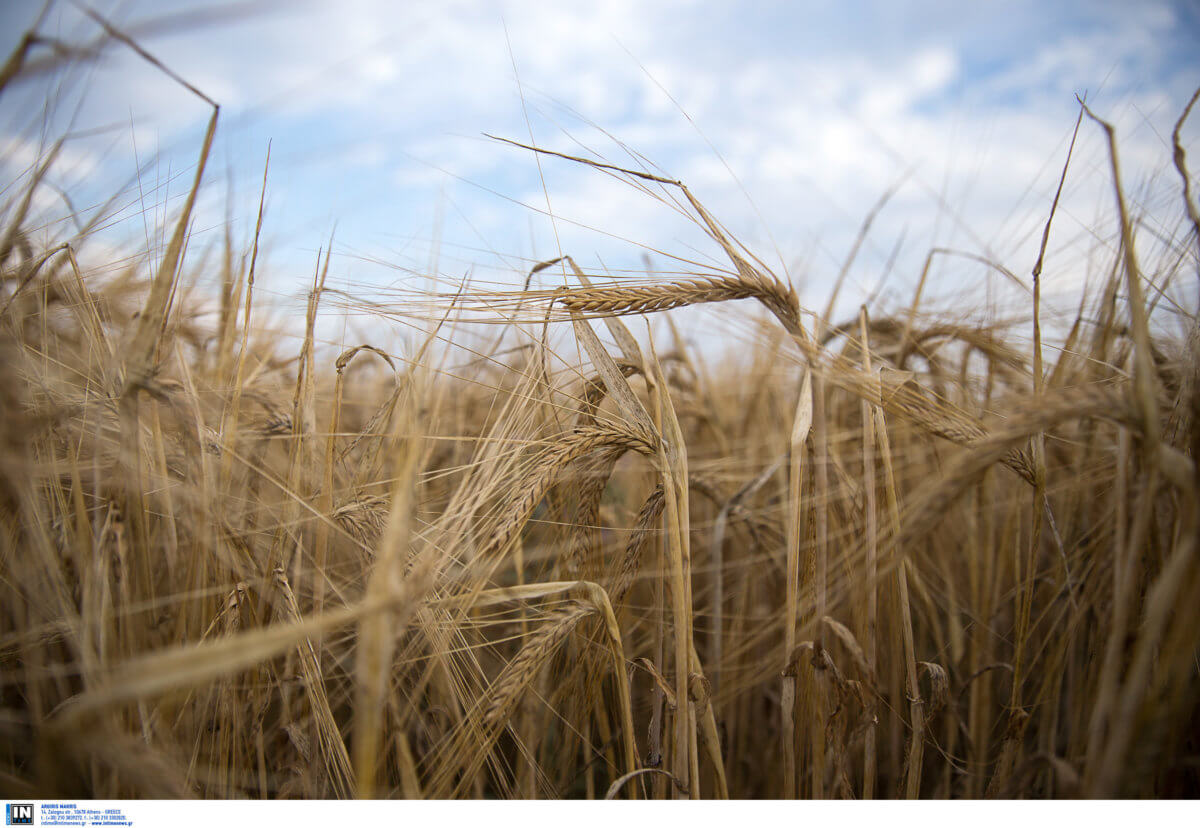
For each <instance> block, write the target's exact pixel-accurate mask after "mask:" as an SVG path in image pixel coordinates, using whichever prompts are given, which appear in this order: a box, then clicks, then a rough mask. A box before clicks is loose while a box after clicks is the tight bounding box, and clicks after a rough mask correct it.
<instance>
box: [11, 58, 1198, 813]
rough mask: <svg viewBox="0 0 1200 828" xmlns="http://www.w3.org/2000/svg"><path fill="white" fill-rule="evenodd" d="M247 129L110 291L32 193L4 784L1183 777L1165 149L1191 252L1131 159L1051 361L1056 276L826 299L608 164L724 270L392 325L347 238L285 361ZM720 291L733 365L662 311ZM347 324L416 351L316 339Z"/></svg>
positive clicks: (473, 785)
mask: <svg viewBox="0 0 1200 828" xmlns="http://www.w3.org/2000/svg"><path fill="white" fill-rule="evenodd" d="M33 45H34V44H33V43H32V42H25V43H22V47H21V49H19V50H18V52H17V53H16V54H14V55H13V56H12V58H11V59H10V60H9V62H8V63H7V64H6V65H5V67H4V69H3V74H2V75H0V96H2V95H3V86H4V85H5V84H7V83H8V82H9V81H10V80H11V79H12V78H13V77H15V76H16V75H17V74H18V73H19V72H20V71H21V66H22V62H23V60H24V58H25V56H26V54H27V52H28V51H29V50H30V49H31V48H32V46H33ZM2 100H3V99H2V97H0V103H2ZM1195 101H1196V99H1195V98H1193V99H1192V101H1191V104H1194V103H1195ZM1191 104H1189V105H1188V109H1187V110H1185V111H1183V112H1182V113H1181V117H1180V124H1183V123H1184V121H1185V119H1186V118H1187V116H1188V114H1189V112H1190V109H1191ZM1101 117H1102V113H1097V114H1095V115H1093V113H1091V112H1090V111H1087V110H1086V109H1081V112H1080V126H1079V129H1081V130H1100V131H1104V130H1105V129H1106V128H1107V127H1106V124H1105V123H1104V122H1103V121H1102V120H1101V119H1100V118H1101ZM217 122H218V118H217V114H216V111H215V108H214V115H213V121H212V123H211V125H210V127H209V133H208V136H207V139H206V141H205V143H204V145H203V147H201V148H200V151H199V164H198V166H197V170H196V174H195V182H194V185H193V187H192V190H191V193H192V197H190V198H189V199H188V200H187V202H186V204H184V205H183V207H182V209H181V210H180V211H179V212H178V214H176V215H174V216H173V217H172V218H171V221H170V224H169V226H168V228H167V230H168V232H167V237H168V238H169V241H168V243H167V244H165V245H164V252H163V253H162V255H161V256H159V257H157V258H156V259H155V260H153V261H148V259H147V257H145V256H138V255H132V253H133V252H132V251H131V256H130V259H129V260H130V261H132V262H136V264H135V265H133V266H131V267H130V268H128V269H126V270H124V271H123V272H120V273H119V274H118V275H116V276H112V275H98V274H97V273H93V272H91V271H90V270H89V267H88V266H87V265H86V262H85V263H84V264H82V265H81V259H80V258H79V257H77V256H76V249H77V248H78V247H79V246H80V244H81V242H82V241H83V239H84V237H85V235H86V234H87V233H88V232H90V231H91V228H88V227H83V228H78V232H79V235H70V234H67V235H64V236H63V237H62V238H61V239H60V240H59V241H58V242H57V243H55V244H51V245H49V246H41V247H35V246H34V245H33V243H32V242H31V241H30V239H31V238H32V237H33V236H32V235H31V234H30V232H29V231H30V228H29V227H28V226H27V221H26V219H27V214H28V212H29V210H30V203H31V198H32V194H33V193H34V192H35V191H36V190H37V189H38V188H39V186H41V183H42V180H43V178H44V177H45V175H46V172H47V171H48V170H50V169H52V167H53V164H54V163H55V157H54V153H53V152H51V153H49V154H48V155H47V156H46V157H45V158H43V159H41V161H40V162H39V166H38V167H37V168H36V169H35V170H33V171H32V172H31V174H30V175H29V176H27V177H26V178H25V179H23V180H22V181H21V182H18V183H17V184H14V185H13V186H9V187H8V188H7V189H6V191H5V206H4V212H3V214H2V225H0V267H2V272H0V389H2V394H0V441H2V445H0V596H2V598H0V676H2V679H0V787H2V788H3V789H4V790H5V792H6V795H12V796H25V797H46V798H49V797H71V798H86V797H96V798H131V797H156V798H170V797H186V796H201V797H217V798H260V797H262V798H288V797H290V798H326V797H353V796H359V797H377V798H382V797H406V798H560V797H567V798H604V797H610V798H670V797H677V798H725V797H730V798H792V797H801V798H810V797H812V798H931V797H938V798H944V797H952V798H981V797H1000V798H1015V797H1029V798H1042V797H1056V798H1064V797H1079V796H1082V797H1195V796H1197V795H1198V794H1200V676H1198V674H1197V673H1198V667H1197V664H1198V657H1200V555H1198V553H1197V549H1196V544H1197V532H1198V531H1200V508H1198V507H1200V504H1198V502H1197V485H1198V483H1200V479H1198V477H1197V467H1196V457H1197V456H1198V452H1200V419H1198V418H1200V376H1198V371H1200V328H1198V327H1197V322H1196V316H1195V309H1190V308H1189V309H1183V308H1176V309H1175V312H1176V316H1177V317H1181V318H1184V319H1185V320H1186V322H1185V324H1184V325H1182V326H1180V325H1178V324H1175V325H1174V326H1173V327H1172V326H1168V325H1163V324H1157V323H1156V319H1158V318H1159V317H1160V316H1161V315H1162V308H1161V307H1160V301H1161V300H1162V298H1163V297H1164V296H1166V295H1167V290H1168V287H1169V286H1171V285H1173V284H1174V283H1180V282H1191V281H1193V280H1195V279H1196V271H1197V261H1198V256H1197V253H1198V249H1200V217H1198V214H1197V210H1196V206H1195V196H1194V194H1192V193H1191V192H1190V181H1191V179H1190V178H1189V174H1188V168H1187V158H1186V153H1185V152H1184V150H1183V147H1182V145H1181V143H1180V140H1179V129H1178V128H1177V129H1176V134H1175V139H1174V164H1175V168H1176V169H1177V171H1178V174H1179V177H1180V178H1179V182H1180V188H1179V189H1180V193H1181V195H1180V199H1179V202H1178V204H1179V209H1178V216H1179V225H1178V228H1177V230H1176V232H1175V233H1174V235H1173V236H1171V238H1170V239H1169V240H1168V241H1167V242H1166V243H1163V244H1160V245H1158V246H1156V247H1155V248H1154V250H1155V253H1154V255H1153V257H1152V258H1148V257H1145V256H1139V254H1140V253H1141V251H1142V250H1143V246H1142V245H1141V244H1137V243H1135V238H1134V237H1135V235H1136V232H1135V221H1134V219H1133V217H1132V216H1130V215H1129V214H1128V209H1129V208H1128V207H1127V205H1126V203H1125V197H1124V192H1125V190H1124V188H1123V186H1122V183H1121V180H1120V165H1119V161H1118V152H1119V146H1118V143H1117V142H1116V141H1115V140H1113V141H1112V143H1111V153H1112V154H1111V159H1112V163H1111V167H1110V169H1108V170H1106V171H1105V173H1106V174H1107V175H1109V176H1110V177H1111V181H1112V184H1113V187H1112V189H1111V193H1110V194H1111V196H1112V198H1113V199H1114V200H1115V204H1116V213H1117V215H1118V216H1119V226H1117V227H1116V228H1115V232H1116V233H1117V234H1118V236H1119V238H1120V239H1121V241H1122V244H1121V245H1120V246H1119V248H1120V249H1119V250H1118V251H1117V253H1116V254H1114V255H1111V256H1110V258H1109V259H1108V260H1106V261H1097V262H1096V263H1095V267H1096V268H1098V269H1097V272H1096V274H1094V275H1095V278H1094V279H1093V281H1092V284H1093V285H1095V286H1098V287H1099V289H1097V290H1095V292H1094V293H1093V294H1091V295H1081V296H1079V297H1078V307H1079V311H1078V314H1077V316H1076V318H1075V321H1074V324H1073V325H1071V326H1069V327H1068V328H1067V329H1064V330H1062V331H1053V332H1049V331H1047V332H1045V336H1044V333H1043V330H1042V326H1041V323H1040V319H1039V290H1040V288H1039V286H1038V280H1037V274H1038V271H1039V269H1040V265H1039V267H1038V268H1035V271H1034V276H1033V278H1032V279H1030V277H1029V276H1028V275H1022V276H1021V277H1020V279H1021V280H1022V281H1024V282H1025V283H1026V284H1027V285H1030V286H1031V287H1032V292H1031V293H1030V295H1029V297H1028V298H1029V301H1028V305H1027V306H1026V307H1024V308H1021V309H1017V311H1016V312H1015V313H1014V315H1013V316H1012V318H1011V319H1008V320H1005V321H1003V322H999V321H997V322H994V323H988V324H984V323H972V322H963V321H962V319H961V317H960V316H950V315H948V314H945V313H940V312H938V311H936V310H929V309H927V308H926V307H925V305H924V304H923V302H922V299H921V292H920V291H918V293H917V295H916V296H915V297H913V299H912V301H911V303H910V304H907V305H905V306H897V307H863V308H862V309H861V311H860V313H858V314H857V315H852V316H850V317H849V318H836V317H834V315H833V312H832V309H833V308H834V307H835V306H836V302H835V301H834V295H836V293H837V290H838V286H840V280H839V283H838V286H833V285H831V286H830V293H831V294H834V295H831V297H830V299H829V301H828V304H827V305H826V306H823V307H819V308H808V307H803V306H801V303H800V300H799V298H798V296H797V293H796V292H795V290H793V288H792V286H791V285H790V284H788V283H787V282H786V281H784V280H783V279H781V278H780V277H779V276H778V275H776V274H775V273H774V272H773V271H772V270H771V268H769V267H768V266H767V265H766V264H765V263H764V262H763V261H761V260H760V259H759V258H757V257H756V256H755V255H754V254H753V253H752V252H751V251H750V250H748V249H746V248H744V247H743V246H742V245H741V244H740V243H739V242H738V241H737V240H736V239H735V238H733V237H732V236H731V235H730V234H729V233H728V231H726V230H725V229H724V228H723V226H722V225H721V223H720V221H719V213H720V210H719V205H704V204H701V203H700V201H699V200H697V199H696V197H694V196H693V194H692V193H691V191H689V190H688V189H687V187H686V186H685V184H686V182H682V183H681V182H678V181H674V180H671V179H667V178H662V177H657V176H651V175H648V174H646V173H644V172H638V171H627V170H621V169H618V168H606V169H603V170H602V169H599V168H597V169H596V172H597V174H604V173H607V174H614V175H617V176H621V177H623V178H625V179H626V180H628V181H629V183H630V185H631V187H649V188H654V190H655V192H658V193H661V194H662V197H663V198H664V200H668V199H669V200H673V202H674V204H675V205H676V206H678V207H679V208H680V209H683V210H686V211H688V212H689V214H690V215H691V216H692V218H693V220H694V221H695V222H696V224H697V225H698V226H700V227H703V228H704V229H705V232H706V233H707V234H708V237H709V238H710V240H711V243H712V245H713V246H714V249H716V250H719V251H722V252H723V254H724V257H725V259H726V260H727V265H726V266H725V267H723V268H703V269H702V268H699V267H696V268H690V267H687V266H684V265H683V264H680V263H678V262H677V263H674V265H673V266H672V268H671V269H669V270H656V271H650V270H648V271H647V272H646V273H645V274H642V275H640V276H627V277H624V278H622V279H620V280H619V281H616V282H614V281H613V280H612V279H610V278H608V277H604V278H601V277H599V276H596V275H589V274H586V273H585V272H584V271H583V270H582V269H581V268H580V267H578V266H577V265H576V263H575V261H574V260H572V259H571V258H569V257H566V258H561V259H555V260H553V261H549V262H543V263H540V264H539V265H537V266H536V267H535V268H534V270H535V271H538V272H546V271H549V270H551V269H553V271H554V272H556V273H558V274H559V275H560V281H561V282H562V283H563V284H564V285H565V286H564V287H563V288H560V289H558V290H540V289H526V290H519V289H513V290H499V291H479V290H477V289H475V288H472V287H470V286H465V287H464V288H463V289H462V290H461V291H458V292H455V291H447V292H445V293H436V292H433V291H426V292H424V293H414V294H412V295H409V296H407V297H398V298H397V300H396V301H395V302H394V303H392V304H388V305H386V306H381V305H378V304H369V303H367V302H365V301H364V300H360V299H356V298H355V297H352V296H347V295H345V294H341V293H338V292H334V291H330V290H327V289H326V288H325V272H326V271H325V268H327V266H328V257H326V258H325V260H324V261H323V263H322V265H319V266H318V268H317V270H316V275H315V276H314V279H313V282H312V286H311V292H310V294H309V300H308V313H307V320H306V327H305V331H306V335H305V336H304V337H303V341H302V344H301V347H300V348H299V349H298V351H297V350H296V349H295V348H292V347H291V343H292V342H293V341H294V340H293V339H291V338H289V337H286V336H282V335H281V334H280V332H279V331H278V330H276V329H275V328H273V327H272V326H271V325H270V324H268V323H267V320H268V318H269V316H268V315H265V314H264V308H263V306H262V300H260V299H259V297H258V296H256V294H255V279H256V275H259V276H260V274H257V273H256V268H257V267H258V242H259V239H258V238H257V237H255V239H254V242H253V244H252V245H250V246H249V247H248V249H245V250H241V249H234V242H233V240H232V239H229V241H228V245H227V248H226V251H225V256H224V258H223V260H222V261H216V262H214V261H213V260H211V259H209V260H206V262H205V264H204V267H206V268H208V269H209V271H210V272H209V273H208V275H209V277H210V278H211V270H212V268H217V269H218V270H219V283H220V285H221V290H220V295H219V297H215V298H214V297H207V296H201V295H198V293H197V291H196V290H195V285H196V284H197V283H198V278H197V277H198V274H197V273H196V272H195V270H194V268H193V263H192V260H191V259H189V256H188V254H187V253H188V251H187V243H188V228H189V219H190V215H191V211H192V209H193V201H194V197H195V194H196V192H197V189H198V188H199V187H200V186H201V185H202V179H203V174H204V168H205V164H206V161H207V159H208V156H209V152H210V148H211V141H212V135H213V130H214V129H215V126H216V124H217ZM1110 140H1111V132H1110ZM1062 160H1063V162H1064V164H1065V162H1066V161H1067V159H1066V158H1064V159H1062ZM547 162H553V163H582V164H591V165H593V166H594V167H595V166H597V165H596V163H595V162H592V161H585V160H582V159H570V158H564V157H557V158H547ZM1065 174H1066V169H1064V175H1065ZM5 183H6V184H8V182H5ZM1053 213H1054V205H1052V204H1047V205H1046V221H1047V232H1051V224H1050V222H1051V220H1052V217H1053ZM66 227H67V228H68V229H71V226H70V225H66ZM1107 231H1110V232H1113V231H1114V228H1107ZM72 232H74V230H72ZM867 232H869V222H867V223H864V226H863V233H864V234H865V233H867ZM568 252H569V251H568ZM937 255H939V251H936V250H935V251H931V252H930V254H929V259H933V258H934V257H935V256H937ZM853 256H854V254H853V253H852V252H850V253H848V254H847V262H846V266H845V267H846V268H848V267H849V266H850V260H852V259H853ZM993 266H995V267H996V268H997V269H999V270H1004V268H1003V267H1002V266H1001V265H1000V264H999V263H993ZM844 271H845V268H844V269H843V273H844ZM1005 272H1007V271H1005ZM524 275H525V274H520V276H519V277H518V278H520V277H523V276H524ZM1009 277H1011V278H1014V279H1015V278H1018V277H1016V276H1012V274H1011V273H1009ZM921 284H922V285H923V284H924V279H923V278H922V279H921ZM214 303H216V304H217V306H218V308H219V310H218V312H217V313H216V314H215V321H214V315H212V314H206V313H202V312H201V311H202V310H206V309H208V308H210V307H211V306H212V305H213V304H214ZM716 303H720V306H719V307H717V308H710V309H709V311H710V312H717V313H722V314H729V315H730V316H731V317H732V316H740V317H741V318H743V319H744V322H745V327H746V330H749V331H751V332H752V333H751V334H750V335H748V336H747V339H746V341H745V343H743V346H744V347H743V348H742V350H741V353H740V354H739V358H738V359H737V360H732V359H727V358H725V357H723V356H722V355H721V354H719V353H716V352H715V351H714V350H713V349H711V348H696V347H694V345H692V344H689V338H688V337H685V336H683V335H682V334H681V333H680V331H679V329H678V326H677V325H676V324H675V322H674V316H673V315H674V314H676V313H677V312H678V310H679V309H681V308H684V307H686V306H693V305H714V304H716ZM346 312H355V313H372V314H375V315H377V316H378V319H379V322H380V324H381V325H385V324H387V323H389V322H393V323H394V322H396V321H403V322H404V324H405V326H406V330H409V331H416V332H418V335H416V336H413V337H411V338H410V342H409V344H408V345H407V346H405V347H403V348H400V347H398V346H397V347H392V346H390V345H389V346H388V348H386V349H385V348H384V347H382V346H379V345H377V344H374V343H372V342H362V343H359V344H357V345H355V346H353V347H348V348H345V349H334V348H331V347H329V346H328V345H325V344H322V343H321V342H320V341H319V338H318V337H317V336H316V335H315V331H316V330H317V327H318V322H319V320H320V318H321V316H322V315H328V314H333V315H336V314H339V313H346ZM643 318H646V319H649V320H652V321H653V322H654V327H653V328H651V327H649V326H648V325H647V324H646V323H645V321H644V320H643ZM1175 329H1179V330H1185V331H1187V333H1185V334H1182V335H1174V334H1171V333H1169V331H1171V330H1175ZM651 331H653V333H651ZM1043 338H1045V339H1046V342H1043ZM1051 340H1053V341H1051ZM380 341H382V340H380ZM1031 342H1032V347H1030V343H1031ZM576 354H580V355H582V357H581V358H580V357H576V356H575V355H576Z"/></svg>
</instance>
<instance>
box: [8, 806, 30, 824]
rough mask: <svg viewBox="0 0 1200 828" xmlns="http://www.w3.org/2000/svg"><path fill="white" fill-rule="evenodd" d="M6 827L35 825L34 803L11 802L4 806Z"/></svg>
mask: <svg viewBox="0 0 1200 828" xmlns="http://www.w3.org/2000/svg"><path fill="white" fill-rule="evenodd" d="M4 824H5V825H33V803H32V802H10V803H9V804H7V805H5V806H4Z"/></svg>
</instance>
